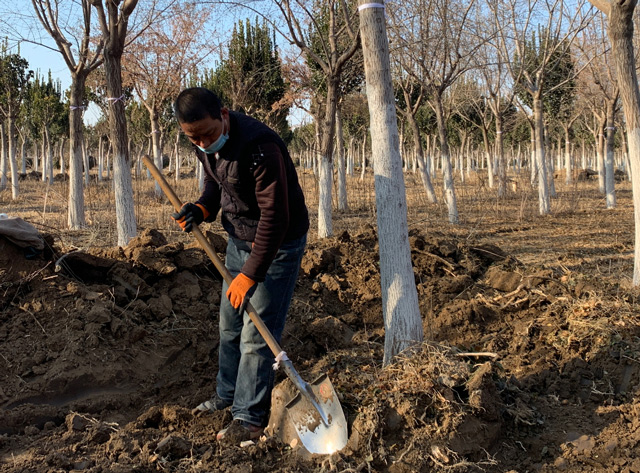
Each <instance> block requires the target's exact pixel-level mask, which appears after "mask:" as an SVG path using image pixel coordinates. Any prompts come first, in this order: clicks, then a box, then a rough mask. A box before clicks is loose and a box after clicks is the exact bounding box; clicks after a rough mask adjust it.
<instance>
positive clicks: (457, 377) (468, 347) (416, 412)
mask: <svg viewBox="0 0 640 473" xmlns="http://www.w3.org/2000/svg"><path fill="white" fill-rule="evenodd" d="M627 197H629V196H627ZM621 221H624V222H625V225H626V226H625V227H624V229H623V230H620V225H621V223H620V222H621ZM373 223H374V222H369V224H367V223H366V222H364V223H363V222H360V224H358V225H351V228H347V229H344V230H342V229H341V230H340V233H339V234H338V235H337V236H336V237H334V238H329V239H324V240H314V241H311V242H310V244H309V246H308V249H307V252H306V255H305V257H304V260H303V263H302V270H301V275H300V278H299V283H298V286H297V287H296V291H295V295H294V299H293V302H292V306H291V310H290V312H289V318H288V322H287V326H286V329H285V335H284V339H283V341H282V345H283V347H284V348H285V349H286V351H287V354H288V356H289V358H290V359H291V360H292V361H293V362H294V365H295V366H296V368H297V369H298V371H299V372H300V373H301V375H302V376H303V378H305V379H308V380H311V379H313V378H314V377H315V376H317V375H319V374H322V373H326V374H328V376H329V378H330V379H331V381H332V382H333V385H334V388H335V390H336V391H337V393H338V396H339V397H340V401H341V404H342V407H343V409H344V412H345V415H346V418H347V423H348V433H349V442H348V444H347V446H346V447H345V448H344V449H342V450H341V451H339V452H337V453H334V454H332V455H316V456H310V455H305V454H304V451H303V449H302V448H301V446H300V445H299V444H296V443H295V442H294V443H293V445H291V444H287V443H284V442H282V441H280V440H279V439H277V438H275V437H273V436H269V435H265V436H263V437H262V438H260V439H258V440H257V441H255V442H251V443H249V444H244V445H243V446H239V445H221V444H219V443H218V442H216V440H215V434H216V432H217V431H218V430H220V429H221V428H223V427H224V426H225V425H226V424H227V423H228V422H229V421H230V413H229V412H228V411H221V412H217V413H214V414H208V415H200V416H194V415H193V414H192V412H191V410H192V408H193V407H194V406H196V405H197V404H199V403H200V402H202V401H204V400H206V399H208V398H209V397H210V396H211V394H212V393H213V390H214V387H215V375H216V370H217V349H218V330H217V311H218V306H219V302H220V292H221V278H220V276H219V274H218V273H217V271H216V270H215V268H214V267H213V265H212V264H211V263H210V261H209V260H208V258H207V257H206V255H205V253H204V252H203V251H202V250H200V249H199V248H198V247H197V246H196V245H195V244H191V243H188V240H181V241H171V242H169V241H167V238H166V237H165V235H163V233H161V232H158V231H156V230H150V229H147V230H143V231H141V233H140V236H139V237H137V238H136V239H135V240H133V241H132V242H131V243H130V244H129V245H128V246H127V247H125V248H118V247H106V248H105V247H103V248H93V249H84V250H76V251H71V250H70V249H69V248H66V247H63V246H61V245H60V244H59V242H58V241H57V240H56V239H55V238H51V239H50V242H49V243H50V246H49V248H50V249H49V251H46V252H45V253H44V254H43V255H41V256H40V257H39V258H36V259H25V257H24V253H23V251H22V250H20V249H18V248H17V247H14V246H12V244H10V243H8V242H6V241H3V240H0V242H2V243H1V244H2V247H1V248H0V274H1V276H0V282H1V286H0V290H1V294H0V304H1V306H0V340H2V344H1V347H0V367H1V369H0V471H2V472H34V473H45V472H48V473H49V472H50V473H53V472H69V471H74V472H87V473H98V472H112V473H119V472H122V473H124V472H157V471H165V472H215V471H220V472H239V473H240V472H241V473H245V472H321V471H336V472H369V471H372V472H390V473H402V472H431V471H434V472H439V471H464V472H466V471H487V472H519V473H525V472H534V471H535V472H549V473H550V472H556V471H567V472H597V471H601V472H623V473H633V472H636V473H637V472H640V458H636V457H637V452H638V447H639V446H640V419H639V417H638V416H639V414H640V401H639V400H638V397H637V394H638V393H639V390H640V326H639V320H640V319H639V317H638V301H637V297H638V296H637V291H636V290H635V289H633V288H632V287H631V284H630V283H629V281H628V278H629V277H630V274H629V273H628V272H627V273H626V274H624V275H623V274H622V271H618V270H617V269H619V267H618V266H616V265H619V264H623V265H624V268H625V271H627V270H628V268H629V261H630V259H631V258H632V256H631V253H632V245H633V243H632V242H633V234H632V229H629V225H631V226H632V217H631V213H630V211H629V207H627V208H626V209H625V210H620V211H619V212H618V211H606V210H604V209H599V210H590V211H588V212H586V211H585V212H580V211H577V212H571V213H567V214H566V215H561V214H558V215H556V216H553V217H546V218H539V219H537V220H535V221H534V222H533V223H528V224H526V225H525V224H517V223H513V224H501V225H499V226H494V227H491V228H488V227H487V228H484V230H483V231H477V227H475V228H474V226H473V225H471V224H469V225H467V226H466V227H464V228H465V229H464V231H463V230H461V229H454V228H449V227H446V226H443V229H442V230H439V231H436V230H434V229H433V228H427V227H426V226H422V227H421V226H420V225H412V227H411V230H410V235H409V239H410V244H411V254H412V260H413V265H414V271H415V280H416V285H417V289H418V297H419V303H420V311H421V314H422V318H423V329H424V335H425V340H428V342H425V343H424V344H422V345H421V346H418V347H416V348H415V349H413V350H411V351H408V352H405V353H403V354H402V355H401V356H399V357H398V358H397V359H396V360H395V361H394V363H392V364H390V365H389V366H387V367H385V368H383V366H382V360H383V353H384V325H383V314H382V298H381V290H380V268H379V263H378V238H377V235H376V231H375V227H374V225H373ZM470 229H471V230H470ZM598 234H599V236H598ZM563 235H564V238H563ZM614 237H615V238H614ZM210 239H211V241H212V243H213V244H214V246H215V247H216V249H217V251H218V252H219V254H220V255H221V257H224V243H225V242H224V241H223V240H222V239H221V237H215V236H214V235H210ZM589 241H590V242H592V243H593V242H595V243H596V244H594V245H593V247H589V245H588V244H587V243H588V242H589ZM185 242H187V243H185ZM536 242H538V243H539V242H542V243H541V244H540V245H538V247H537V249H534V250H531V247H532V246H535V245H536V244H537V243H536ZM523 248H529V249H528V250H526V251H525V250H523ZM572 255H573V256H572ZM621 261H622V263H620V262H621ZM283 380H284V375H283V374H282V373H281V372H278V374H277V382H283Z"/></svg>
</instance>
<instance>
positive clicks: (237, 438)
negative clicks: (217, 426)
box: [216, 419, 264, 445]
mask: <svg viewBox="0 0 640 473" xmlns="http://www.w3.org/2000/svg"><path fill="white" fill-rule="evenodd" d="M263 432H264V428H263V427H259V426H257V425H253V424H250V423H249V422H245V421H243V420H240V419H234V420H233V421H231V423H230V424H229V425H228V426H227V427H226V428H224V429H222V430H221V431H220V432H218V435H216V440H217V441H218V442H223V443H227V444H234V445H237V444H239V443H241V442H244V441H246V440H256V439H259V438H260V436H261V435H262V433H263Z"/></svg>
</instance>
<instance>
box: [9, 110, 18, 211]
mask: <svg viewBox="0 0 640 473" xmlns="http://www.w3.org/2000/svg"><path fill="white" fill-rule="evenodd" d="M7 128H8V130H7V134H8V135H9V136H8V140H7V141H8V145H9V147H8V160H9V167H10V168H11V198H12V199H17V198H18V194H19V192H18V189H19V187H18V163H17V161H16V155H17V154H18V153H17V150H16V147H17V143H16V121H15V116H14V114H13V111H12V112H11V113H9V116H8V117H7Z"/></svg>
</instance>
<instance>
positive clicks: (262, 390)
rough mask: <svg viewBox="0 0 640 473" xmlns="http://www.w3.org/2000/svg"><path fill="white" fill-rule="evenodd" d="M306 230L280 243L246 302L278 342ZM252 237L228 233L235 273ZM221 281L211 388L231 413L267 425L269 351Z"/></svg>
mask: <svg viewBox="0 0 640 473" xmlns="http://www.w3.org/2000/svg"><path fill="white" fill-rule="evenodd" d="M306 242H307V236H306V235H304V236H303V237H301V238H299V239H297V240H292V241H288V242H285V243H283V244H282V246H281V247H280V249H279V250H278V253H277V254H276V257H275V258H274V260H273V263H271V266H270V267H269V271H268V272H267V276H266V279H265V281H264V282H261V283H258V286H257V288H256V291H255V293H254V294H253V296H252V297H251V304H252V305H253V307H254V308H255V309H256V311H257V312H258V315H260V318H262V320H263V321H264V323H265V325H266V326H267V328H268V329H269V331H270V332H271V334H272V335H273V337H274V338H275V339H276V340H277V341H278V343H280V339H281V337H282V331H283V329H284V324H285V319H286V317H287V310H288V309H289V304H290V303H291V297H292V296H293V290H294V288H295V285H296V279H297V278H298V270H299V269H300V262H301V261H302V255H303V253H304V248H305V246H306ZM250 253H251V243H250V242H245V241H242V240H238V239H235V238H233V237H229V242H228V244H227V255H226V260H225V265H226V266H227V268H228V269H229V272H231V275H232V276H233V277H235V276H236V275H238V273H240V270H241V269H242V265H243V264H244V262H245V261H246V260H247V258H249V254H250ZM227 289H228V285H227V283H226V282H225V283H224V284H223V285H222V298H221V300H220V348H219V353H218V364H219V367H218V375H217V377H216V382H217V386H216V392H217V394H218V396H219V397H220V398H221V399H222V400H223V401H227V402H228V403H229V404H231V413H232V415H233V418H234V419H240V420H243V421H245V422H249V423H250V424H254V425H259V426H263V427H264V426H266V425H267V423H268V420H269V419H268V416H269V408H270V406H271V391H272V389H273V381H274V378H275V373H274V371H273V368H272V365H273V363H274V354H273V353H272V352H271V349H270V348H269V346H268V345H267V342H265V340H264V339H263V338H262V335H260V332H258V329H257V328H256V327H255V325H254V324H253V322H252V321H251V319H250V318H249V315H248V314H247V313H246V312H245V313H244V314H243V315H240V314H238V311H237V310H236V309H234V308H233V307H232V306H231V303H230V302H229V299H227V298H226V297H225V294H226V292H227Z"/></svg>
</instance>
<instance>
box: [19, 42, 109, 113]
mask: <svg viewBox="0 0 640 473" xmlns="http://www.w3.org/2000/svg"><path fill="white" fill-rule="evenodd" d="M20 55H21V56H22V57H23V58H25V59H26V60H27V61H28V62H29V69H31V70H33V71H39V72H40V74H42V75H43V76H46V75H47V74H48V73H49V71H51V75H52V77H53V79H54V80H56V79H58V80H60V84H61V85H62V90H63V91H65V90H67V89H69V87H70V86H71V73H70V72H69V68H68V67H67V65H66V63H65V62H64V59H62V55H61V54H60V53H58V52H56V51H52V50H50V49H48V48H45V47H44V46H39V45H34V44H30V43H21V44H20ZM99 118H100V109H98V107H97V106H95V105H93V104H90V105H89V108H87V110H86V111H85V114H84V122H85V124H87V125H92V124H94V123H96V122H97V121H98V119H99Z"/></svg>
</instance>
